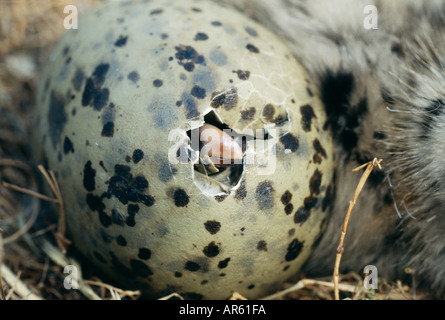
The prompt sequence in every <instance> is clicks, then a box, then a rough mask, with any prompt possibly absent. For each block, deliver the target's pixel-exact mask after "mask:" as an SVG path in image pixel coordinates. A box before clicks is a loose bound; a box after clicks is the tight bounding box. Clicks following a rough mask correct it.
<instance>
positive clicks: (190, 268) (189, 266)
mask: <svg viewBox="0 0 445 320" xmlns="http://www.w3.org/2000/svg"><path fill="white" fill-rule="evenodd" d="M184 268H185V270H188V271H192V272H196V271H198V270H199V269H201V266H200V265H199V264H197V263H196V262H193V261H187V262H186V263H185V267H184Z"/></svg>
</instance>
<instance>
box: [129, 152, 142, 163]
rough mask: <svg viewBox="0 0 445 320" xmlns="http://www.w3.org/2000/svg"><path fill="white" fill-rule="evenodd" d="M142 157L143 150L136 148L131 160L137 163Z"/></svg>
mask: <svg viewBox="0 0 445 320" xmlns="http://www.w3.org/2000/svg"><path fill="white" fill-rule="evenodd" d="M143 158H144V152H143V151H142V150H141V149H136V150H134V151H133V158H132V159H133V162H134V163H138V162H140V161H141V160H142V159H143Z"/></svg>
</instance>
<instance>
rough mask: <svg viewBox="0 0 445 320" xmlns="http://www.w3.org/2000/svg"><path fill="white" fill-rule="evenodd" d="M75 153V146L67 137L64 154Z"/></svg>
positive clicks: (64, 143)
mask: <svg viewBox="0 0 445 320" xmlns="http://www.w3.org/2000/svg"><path fill="white" fill-rule="evenodd" d="M70 152H71V153H74V146H73V143H72V142H71V140H70V139H69V138H68V137H65V140H64V141H63V153H64V154H68V153H70Z"/></svg>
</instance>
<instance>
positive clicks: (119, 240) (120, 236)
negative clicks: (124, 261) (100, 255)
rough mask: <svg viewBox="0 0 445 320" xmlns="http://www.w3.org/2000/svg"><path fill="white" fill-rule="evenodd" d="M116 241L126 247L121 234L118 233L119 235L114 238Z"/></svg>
mask: <svg viewBox="0 0 445 320" xmlns="http://www.w3.org/2000/svg"><path fill="white" fill-rule="evenodd" d="M116 242H117V244H118V245H120V246H121V247H126V246H127V240H126V239H125V238H124V237H123V236H122V235H119V236H118V237H117V238H116Z"/></svg>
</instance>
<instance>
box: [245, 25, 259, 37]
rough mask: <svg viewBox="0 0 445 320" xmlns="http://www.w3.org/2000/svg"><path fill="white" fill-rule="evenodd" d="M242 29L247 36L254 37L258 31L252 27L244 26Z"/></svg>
mask: <svg viewBox="0 0 445 320" xmlns="http://www.w3.org/2000/svg"><path fill="white" fill-rule="evenodd" d="M244 30H246V32H247V33H248V34H249V36H252V37H256V36H258V32H257V31H256V30H255V29H254V28H252V27H245V28H244Z"/></svg>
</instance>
